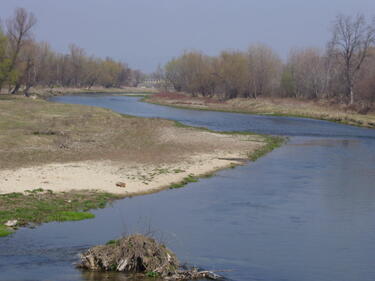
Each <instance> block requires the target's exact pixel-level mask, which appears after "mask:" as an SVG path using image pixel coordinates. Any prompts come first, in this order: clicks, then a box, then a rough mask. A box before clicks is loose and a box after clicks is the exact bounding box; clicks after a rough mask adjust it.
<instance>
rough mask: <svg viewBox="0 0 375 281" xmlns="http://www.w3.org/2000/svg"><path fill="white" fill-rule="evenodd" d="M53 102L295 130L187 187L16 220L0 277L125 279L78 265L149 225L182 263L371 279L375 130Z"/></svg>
mask: <svg viewBox="0 0 375 281" xmlns="http://www.w3.org/2000/svg"><path fill="white" fill-rule="evenodd" d="M53 100H54V101H56V102H63V103H74V104H85V105H95V106H101V107H106V108H110V109H112V110H114V111H117V112H121V113H125V114H129V115H137V116H143V117H160V118H168V119H173V120H178V121H181V122H183V123H185V124H188V125H192V126H199V127H207V128H210V129H213V130H220V131H252V132H257V133H268V134H279V135H286V136H290V139H289V142H288V143H287V144H286V145H284V146H283V147H281V148H279V149H276V150H274V151H273V152H272V153H270V154H268V155H266V156H265V157H263V158H261V159H259V160H258V161H256V162H255V163H249V164H248V165H245V166H241V167H237V168H235V169H230V170H224V171H220V172H218V173H217V174H216V176H215V177H212V178H209V179H201V180H200V181H199V182H197V183H191V184H189V185H188V186H186V188H182V189H176V190H167V191H162V192H159V193H155V194H151V195H144V196H139V197H132V198H127V199H124V200H120V201H117V202H115V203H114V204H113V205H112V206H110V207H108V208H106V209H103V210H97V211H94V213H95V215H96V218H95V219H93V220H87V221H82V222H65V223H48V224H43V225H41V226H39V227H37V228H36V229H27V228H25V229H20V230H19V231H17V232H16V233H15V234H14V235H12V236H10V237H6V238H2V239H1V240H0V280H6V281H13V280H17V281H21V280H22V281H26V280H28V281H29V280H30V281H31V280H56V281H82V280H87V281H94V280H95V281H96V280H124V279H123V277H124V276H123V275H122V274H114V275H111V276H110V277H108V276H104V275H100V274H99V275H98V274H89V273H84V272H81V271H79V270H77V269H75V268H74V266H73V265H72V264H73V263H74V262H75V261H77V253H78V252H80V251H82V250H83V249H86V248H87V247H90V246H92V245H96V244H102V243H105V242H106V241H108V240H110V239H113V238H116V237H119V236H121V235H122V234H127V233H132V232H138V231H139V232H148V231H150V230H151V231H152V232H153V234H154V235H155V236H157V237H159V238H160V239H161V240H163V241H164V242H165V243H166V244H167V245H168V246H169V247H170V248H171V249H172V250H174V251H175V252H176V254H177V255H178V256H179V258H180V259H181V260H182V261H186V262H188V263H190V264H194V265H199V266H200V267H203V268H205V269H210V270H215V269H219V270H221V269H228V270H231V271H229V272H225V273H223V274H224V275H225V276H226V277H227V278H228V279H229V280H264V281H282V280H283V281H373V280H375V266H374V255H375V254H374V253H375V218H374V214H375V130H371V129H364V128H357V127H351V126H345V125H340V124H335V123H330V122H325V121H317V120H309V119H303V118H287V117H265V116H254V115H247V114H235V113H222V112H208V111H195V110H183V109H175V108H169V107H164V106H158V105H152V104H147V103H142V102H140V101H139V98H135V97H125V96H110V95H106V96H73V97H69V96H66V97H56V98H54V99H53ZM98 176H100V175H98ZM105 277H108V278H109V279H104V278H105Z"/></svg>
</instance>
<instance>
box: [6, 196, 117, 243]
mask: <svg viewBox="0 0 375 281" xmlns="http://www.w3.org/2000/svg"><path fill="white" fill-rule="evenodd" d="M120 198H121V197H120V196H117V195H113V194H109V193H104V192H93V191H80V192H62V193H53V192H52V191H50V190H47V191H44V190H43V189H35V190H29V191H28V192H26V193H25V194H23V193H9V194H3V195H0V234H3V235H0V236H5V234H7V235H8V234H9V233H8V232H9V231H8V230H7V229H6V228H5V226H4V223H5V222H7V221H9V220H17V221H18V223H17V226H27V225H28V224H30V223H33V224H40V223H44V222H51V221H59V222H63V221H80V220H85V219H92V218H94V217H95V216H94V215H93V214H91V213H89V212H87V211H88V210H91V209H98V208H104V207H105V206H106V205H107V203H108V202H110V201H113V200H115V199H120Z"/></svg>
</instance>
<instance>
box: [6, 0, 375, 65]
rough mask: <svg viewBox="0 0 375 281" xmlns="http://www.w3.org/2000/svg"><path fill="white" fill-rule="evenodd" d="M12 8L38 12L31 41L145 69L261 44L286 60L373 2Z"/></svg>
mask: <svg viewBox="0 0 375 281" xmlns="http://www.w3.org/2000/svg"><path fill="white" fill-rule="evenodd" d="M16 7H24V8H26V9H28V10H29V11H32V12H33V13H34V14H35V15H36V17H37V18H38V25H37V27H36V29H35V35H36V37H37V39H38V40H43V41H48V42H49V43H50V44H51V45H52V47H53V48H54V49H55V50H57V51H61V52H66V51H67V46H68V45H69V44H70V43H75V44H77V45H79V46H80V47H83V48H85V49H86V51H87V52H88V53H89V54H95V55H97V56H100V57H105V56H111V57H113V58H116V59H120V60H124V61H126V62H128V63H129V65H130V66H131V67H133V68H138V69H141V70H143V71H146V72H150V71H153V70H154V69H155V68H156V66H157V65H158V63H162V64H163V63H165V62H166V61H167V60H168V59H170V58H172V57H173V56H177V55H179V54H181V53H182V52H183V51H184V50H189V49H197V50H202V51H204V52H205V53H207V54H210V55H215V54H218V53H219V52H220V51H221V50H223V49H241V50H245V49H246V48H247V47H248V46H249V45H251V44H254V43H265V44H267V45H270V46H272V47H273V48H274V49H275V51H276V52H277V53H279V55H281V56H282V57H283V58H285V57H286V56H287V54H288V51H289V49H290V48H292V47H301V46H316V47H324V46H325V43H326V41H327V40H328V38H329V37H330V24H331V22H332V21H333V19H334V18H335V16H336V15H337V14H338V13H344V14H356V13H364V14H365V15H367V16H372V15H375V0H314V1H312V0H0V18H1V19H2V20H3V21H4V19H5V18H7V17H9V16H11V15H12V14H13V11H14V9H15V8H16Z"/></svg>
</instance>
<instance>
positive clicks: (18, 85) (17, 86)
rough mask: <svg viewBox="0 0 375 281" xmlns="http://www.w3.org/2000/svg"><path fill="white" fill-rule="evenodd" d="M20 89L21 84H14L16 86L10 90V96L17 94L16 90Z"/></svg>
mask: <svg viewBox="0 0 375 281" xmlns="http://www.w3.org/2000/svg"><path fill="white" fill-rule="evenodd" d="M20 87H21V83H16V86H15V87H14V89H13V90H12V92H11V94H12V95H14V94H16V93H17V92H18V90H19V89H20Z"/></svg>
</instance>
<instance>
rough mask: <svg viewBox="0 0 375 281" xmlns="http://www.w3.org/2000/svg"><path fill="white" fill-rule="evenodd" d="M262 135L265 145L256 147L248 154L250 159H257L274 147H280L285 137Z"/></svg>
mask: <svg viewBox="0 0 375 281" xmlns="http://www.w3.org/2000/svg"><path fill="white" fill-rule="evenodd" d="M263 137H264V139H265V141H266V145H264V146H262V147H261V148H259V149H257V150H256V151H255V152H252V153H250V154H249V159H250V160H251V161H256V160H258V159H259V158H260V157H262V156H264V155H265V154H267V153H269V152H271V151H272V150H274V149H275V148H278V147H280V146H281V145H282V144H283V143H284V142H285V138H283V137H277V136H263Z"/></svg>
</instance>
